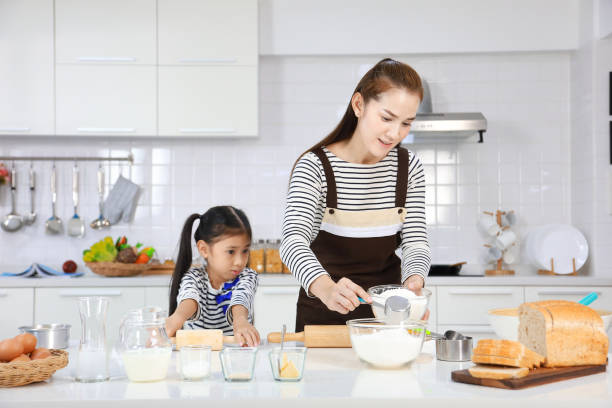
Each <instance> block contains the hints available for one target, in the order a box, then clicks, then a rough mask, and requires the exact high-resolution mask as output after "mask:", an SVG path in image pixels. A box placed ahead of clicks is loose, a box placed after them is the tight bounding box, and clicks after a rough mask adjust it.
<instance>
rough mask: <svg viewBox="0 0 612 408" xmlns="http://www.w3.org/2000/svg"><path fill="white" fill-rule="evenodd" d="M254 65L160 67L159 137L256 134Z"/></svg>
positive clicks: (255, 74)
mask: <svg viewBox="0 0 612 408" xmlns="http://www.w3.org/2000/svg"><path fill="white" fill-rule="evenodd" d="M257 102H258V101H257V68H256V67H227V66H225V67H168V66H160V67H159V135H160V136H183V137H185V136H198V137H201V136H256V135H257Z"/></svg>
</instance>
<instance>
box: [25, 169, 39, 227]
mask: <svg viewBox="0 0 612 408" xmlns="http://www.w3.org/2000/svg"><path fill="white" fill-rule="evenodd" d="M35 189H36V173H35V172H34V169H33V168H32V166H30V212H29V213H28V214H26V215H24V216H23V222H24V224H26V225H32V224H34V222H36V211H34V195H35Z"/></svg>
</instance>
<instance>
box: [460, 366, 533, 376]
mask: <svg viewBox="0 0 612 408" xmlns="http://www.w3.org/2000/svg"><path fill="white" fill-rule="evenodd" d="M468 371H469V372H470V374H471V375H472V377H476V378H491V379H494V380H506V379H509V378H521V377H525V376H526V375H527V374H529V369H528V368H514V367H496V366H490V365H489V366H488V365H480V364H478V365H475V366H474V367H472V368H470V369H468Z"/></svg>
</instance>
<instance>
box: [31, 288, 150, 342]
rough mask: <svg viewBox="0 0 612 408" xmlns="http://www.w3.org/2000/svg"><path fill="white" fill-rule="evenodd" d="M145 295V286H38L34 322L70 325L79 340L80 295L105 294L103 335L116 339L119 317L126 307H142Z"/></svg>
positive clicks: (73, 334) (127, 308)
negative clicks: (105, 311)
mask: <svg viewBox="0 0 612 408" xmlns="http://www.w3.org/2000/svg"><path fill="white" fill-rule="evenodd" d="M144 295H145V292H144V288H135V287H130V288H125V287H99V288H94V287H92V288H37V289H36V302H35V308H34V323H36V324H45V323H65V324H70V325H72V327H71V329H70V338H71V339H79V338H80V336H81V318H80V316H79V302H78V300H79V297H82V296H105V297H108V298H109V299H110V301H109V305H108V312H107V316H106V336H107V338H108V339H109V340H115V339H117V338H118V336H119V325H120V323H121V319H123V316H125V314H126V313H127V312H128V311H129V310H131V309H136V308H140V307H143V306H144V300H145V296H144Z"/></svg>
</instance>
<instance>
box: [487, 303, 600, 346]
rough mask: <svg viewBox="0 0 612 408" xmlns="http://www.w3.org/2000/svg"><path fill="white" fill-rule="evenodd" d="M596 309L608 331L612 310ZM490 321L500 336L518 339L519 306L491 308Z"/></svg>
mask: <svg viewBox="0 0 612 408" xmlns="http://www.w3.org/2000/svg"><path fill="white" fill-rule="evenodd" d="M594 310H595V311H596V312H597V313H599V316H601V319H602V320H603V324H604V331H606V332H607V331H608V329H609V328H610V323H612V312H611V311H609V310H598V309H594ZM489 322H490V323H491V326H492V327H493V330H495V334H497V336H498V337H499V338H502V339H507V340H515V341H517V340H518V327H519V318H518V309H517V308H510V309H491V310H489Z"/></svg>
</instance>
